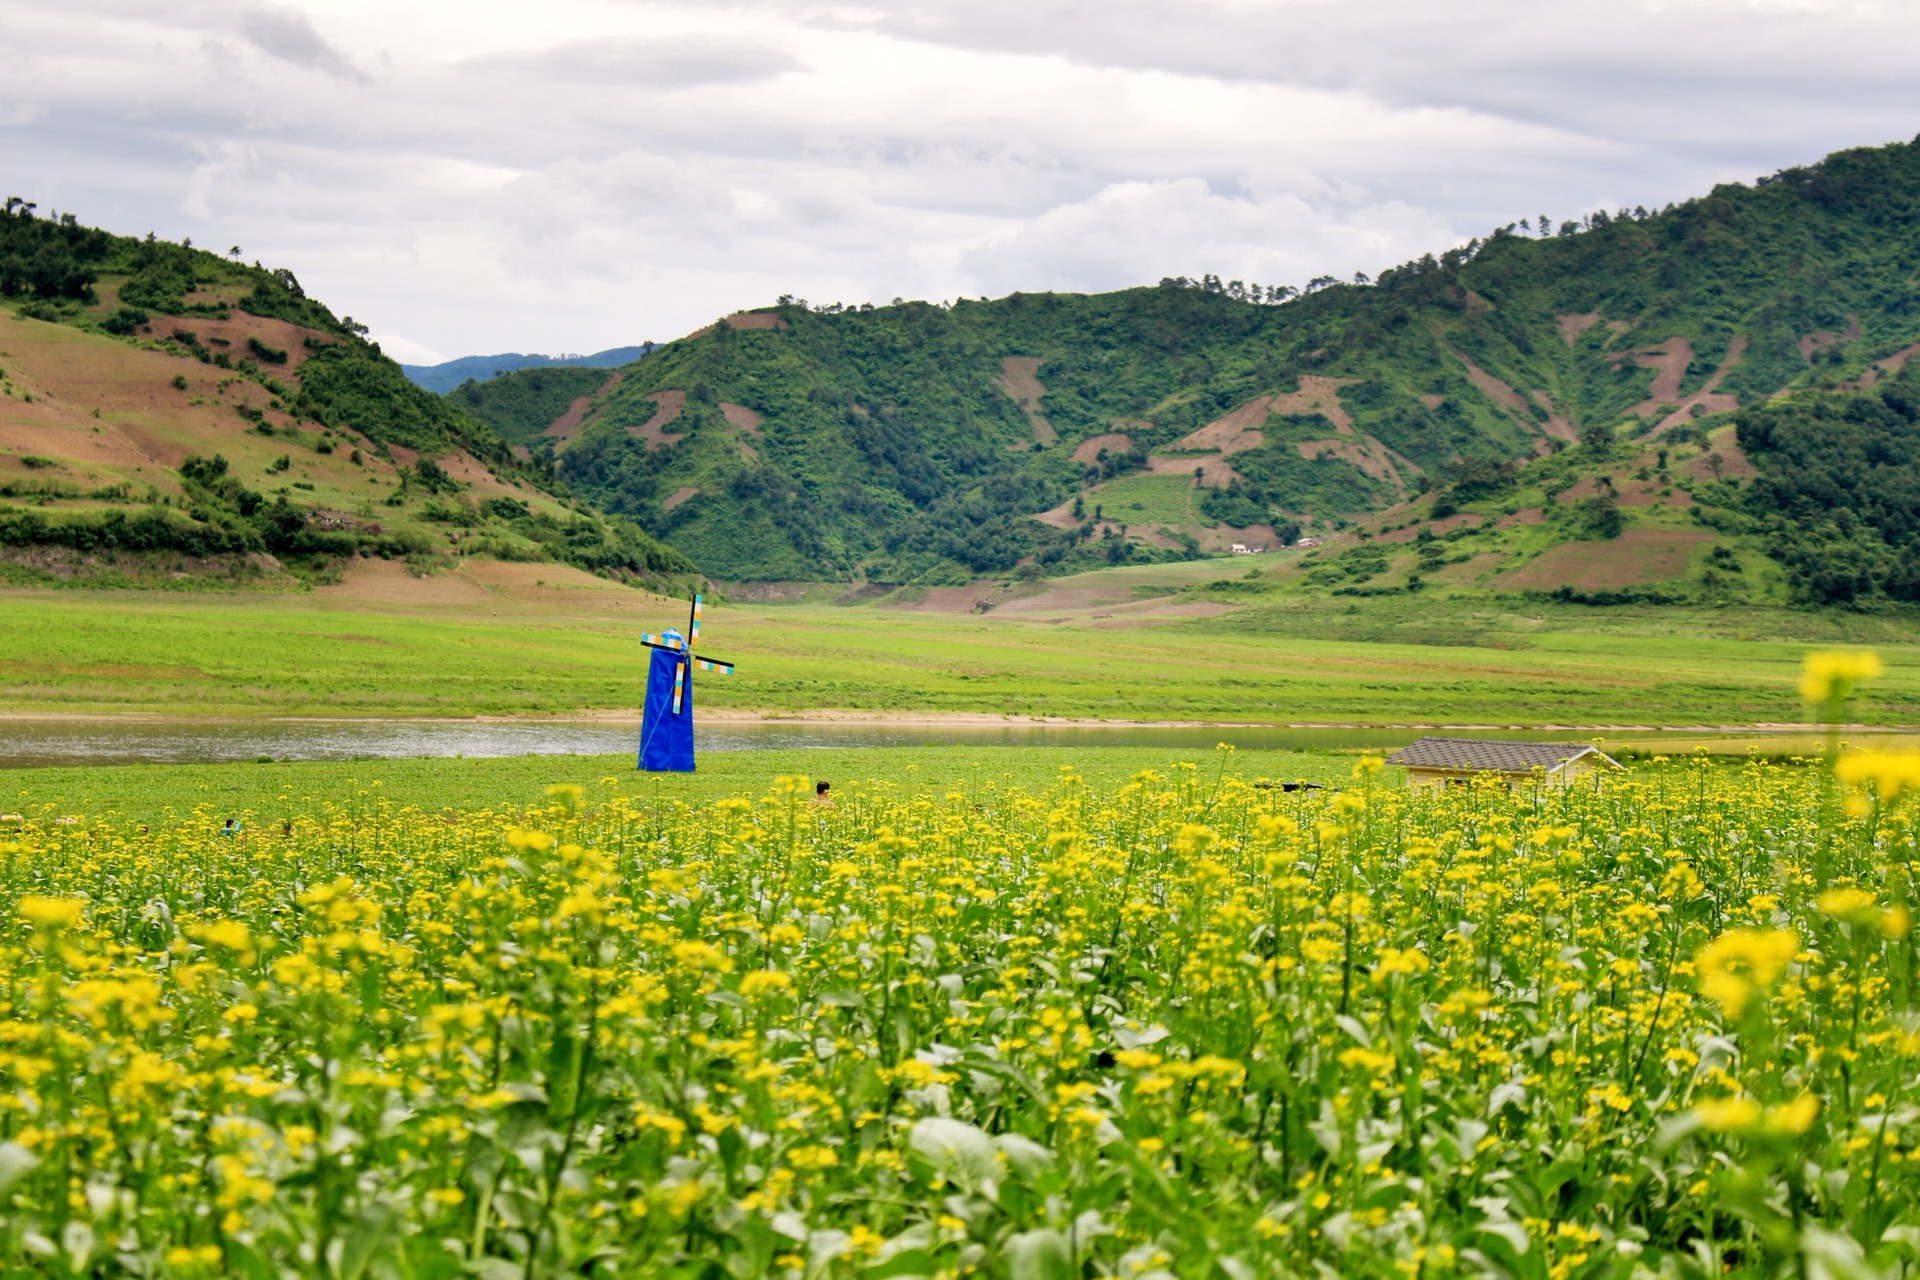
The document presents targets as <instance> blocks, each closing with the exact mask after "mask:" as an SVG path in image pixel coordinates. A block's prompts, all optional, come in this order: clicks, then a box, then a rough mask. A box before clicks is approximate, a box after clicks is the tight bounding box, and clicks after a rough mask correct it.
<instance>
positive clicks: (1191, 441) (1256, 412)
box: [1176, 396, 1273, 454]
mask: <svg viewBox="0 0 1920 1280" xmlns="http://www.w3.org/2000/svg"><path fill="white" fill-rule="evenodd" d="M1272 403H1273V397H1271V396H1255V397H1254V398H1253V399H1251V400H1249V401H1247V402H1246V403H1245V404H1243V405H1240V406H1239V407H1237V408H1234V409H1231V410H1229V411H1228V412H1226V413H1224V414H1221V415H1220V416H1219V417H1217V418H1215V419H1214V420H1213V421H1212V422H1209V423H1208V424H1207V425H1206V426H1204V427H1201V428H1200V429H1198V430H1197V431H1189V432H1188V433H1187V434H1186V435H1184V436H1182V437H1181V438H1180V442H1179V444H1178V445H1177V446H1176V447H1178V448H1181V449H1214V450H1218V451H1219V452H1220V453H1222V454H1228V453H1243V452H1245V451H1246V450H1248V449H1258V448H1259V447H1260V446H1261V445H1262V444H1265V443H1266V437H1265V436H1264V435H1263V434H1262V433H1261V430H1260V428H1261V427H1262V426H1263V425H1264V424H1265V423H1266V421H1267V414H1268V412H1269V406H1270V405H1271V404H1272Z"/></svg>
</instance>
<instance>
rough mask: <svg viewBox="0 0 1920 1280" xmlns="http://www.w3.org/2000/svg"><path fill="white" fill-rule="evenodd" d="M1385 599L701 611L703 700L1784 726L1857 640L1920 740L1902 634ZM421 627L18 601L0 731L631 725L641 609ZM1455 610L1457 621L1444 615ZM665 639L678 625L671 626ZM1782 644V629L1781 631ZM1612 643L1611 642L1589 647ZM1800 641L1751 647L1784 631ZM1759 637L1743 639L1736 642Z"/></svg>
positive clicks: (305, 614) (789, 705) (0, 621)
mask: <svg viewBox="0 0 1920 1280" xmlns="http://www.w3.org/2000/svg"><path fill="white" fill-rule="evenodd" d="M1430 595H1431V593H1423V596H1422V597H1421V598H1419V599H1410V598H1386V599H1382V600H1366V601H1356V602H1354V603H1353V604H1352V606H1351V609H1352V612H1344V611H1342V608H1341V606H1340V605H1339V603H1338V602H1336V603H1335V604H1334V605H1333V606H1328V605H1327V604H1326V603H1324V602H1321V603H1318V604H1313V603H1310V602H1303V601H1292V602H1288V603H1283V604H1281V605H1276V606H1273V607H1268V606H1266V605H1264V604H1261V603H1256V604H1255V605H1254V606H1252V607H1251V608H1250V609H1249V610H1247V611H1246V612H1245V613H1244V614H1233V615H1228V616H1227V617H1225V618H1220V619H1210V620H1197V621H1194V622H1191V623H1173V624H1161V625H1156V626H1151V627H1138V628H1128V629H1119V630H1113V629H1096V627H1091V626H1088V625H1085V624H1084V623H1076V622H1068V623H1058V624H1056V623H1047V622H1033V621H1023V620H1019V619H1017V618H996V617H993V616H991V615H989V616H984V617H974V616H950V615H925V614H907V613H902V612H895V611H888V610H871V609H848V608H833V607H816V606H806V607H792V608H779V607H763V608H718V609H714V610H713V611H712V612H711V614H710V617H709V622H708V628H707V633H706V639H707V641H708V643H709V644H710V645H711V646H712V650H713V652H716V653H718V654H721V655H723V656H725V657H727V658H729V659H732V660H734V661H736V662H738V663H739V672H738V674H736V675H735V676H733V677H732V678H719V677H706V678H704V679H703V680H702V682H701V686H700V690H701V692H700V697H701V700H702V704H703V705H706V706H709V707H721V708H750V709H758V710H766V711H773V712H799V711H807V710H812V709H818V708H837V709H847V710H854V711H861V712H885V713H900V714H909V713H913V714H935V713H960V712H974V713H989V714H1004V715H1008V716H1015V717H1021V716H1040V715H1053V716H1073V717H1096V718H1106V719H1116V720H1135V721H1139V720H1157V719H1173V720H1198V721H1205V722H1224V723H1285V724H1302V723H1341V724H1347V723H1351V724H1401V723H1416V724H1503V725H1506V724H1510V725H1527V724H1582V725H1585V724H1611V725H1621V724H1750V723H1762V722H1794V721H1799V720H1801V719H1802V718H1803V715H1804V713H1803V711H1802V709H1801V707H1800V705H1799V702H1798V699H1797V695H1796V694H1795V692H1794V682H1795V679H1796V677H1797V674H1798V668H1799V663H1800V659H1801V655H1802V654H1803V653H1804V652H1805V651H1806V649H1807V648H1808V647H1810V646H1811V645H1817V644H1830V643H1834V642H1837V641H1845V640H1848V639H1850V638H1866V639H1868V640H1870V641H1871V642H1873V643H1875V644H1876V645H1877V646H1878V647H1879V648H1880V650H1881V652H1882V653H1883V655H1884V656H1885V657H1886V659H1887V662H1888V666H1889V673H1888V676H1887V678H1886V679H1885V680H1883V681H1880V682H1878V683H1877V684H1876V685H1875V686H1874V688H1873V690H1872V691H1871V692H1872V695H1873V700H1872V701H1870V702H1869V703H1868V704H1867V705H1866V706H1865V707H1864V708H1863V710H1862V715H1863V718H1864V719H1866V720H1867V721H1868V722H1870V723H1879V724H1916V723H1920V646H1917V645H1916V644H1915V643H1914V640H1913V633H1912V630H1911V628H1909V627H1906V626H1903V625H1900V624H1896V623H1891V622H1874V621H1873V620H1870V619H1869V620H1865V621H1862V622H1860V623H1859V624H1858V625H1857V626H1853V627H1851V628H1850V627H1849V625H1848V624H1847V620H1846V619H1845V618H1844V617H1840V616H1837V615H1826V616H1811V617H1809V616H1804V615H1793V614H1781V613H1767V612H1763V611H1748V612H1745V613H1733V612H1728V613H1726V614H1716V613H1714V612H1713V611H1700V612H1688V611H1682V610H1665V611H1662V610H1641V611H1638V612H1634V611H1616V610H1592V609H1580V608H1578V607H1562V608H1559V609H1553V608H1547V607H1541V608H1539V609H1534V608H1532V607H1529V608H1528V609H1526V610H1525V611H1524V612H1522V613H1518V614H1515V613H1513V612H1512V611H1511V609H1510V607H1503V606H1500V605H1498V604H1486V603H1484V602H1483V603H1479V604H1473V603H1470V602H1469V603H1464V604H1455V605H1447V604H1446V602H1444V601H1439V600H1430V599H1428V598H1427V597H1428V596H1430ZM595 608H596V606H593V605H591V604H590V603H589V604H582V605H581V606H579V611H578V612H572V613H567V612H543V611H541V610H539V609H532V608H515V607H511V606H510V605H507V604H503V605H502V606H501V608H500V610H499V611H498V613H495V612H493V611H491V610H489V609H487V608H485V607H481V608H477V609H476V608H465V607H459V608H456V607H451V606H447V607H439V608H427V609H421V610H418V611H407V610H404V609H400V608H387V609H381V608H376V607H372V606H366V605H360V606H356V607H351V608H348V607H342V606H340V605H339V604H337V603H334V602H332V601H329V600H326V599H322V598H320V597H319V596H316V595H305V596H253V597H246V596H194V595H179V596H175V595H171V594H169V595H166V596H151V595H143V594H141V593H138V592H102V593H97V594H84V595H83V594H79V593H61V592H47V593H34V592H20V593H11V594H9V595H7V596H6V597H5V607H3V608H0V713H6V714H12V715H15V716H31V715H49V714H56V715H57V714H134V713H138V714H148V715H160V716H177V717H199V716H213V717H242V718H245V717H259V716H270V715H284V716H306V715H321V716H328V715H340V716H362V715H367V716H382V715H384V716H394V715H401V716H416V715H423V716H467V715H473V714H476V713H516V714H564V713H568V712H575V711H585V710H594V709H617V708H625V709H633V708H636V707H637V706H638V702H639V680H640V675H641V670H642V667H641V662H640V651H639V648H638V646H637V645H636V643H635V641H634V636H635V633H637V632H638V631H639V630H640V629H641V627H642V625H657V623H658V622H659V621H663V620H662V619H650V620H649V619H644V618H643V616H642V614H640V613H626V614H611V613H609V612H605V611H600V612H595V611H593V610H594V609H595ZM1450 609H1451V610H1452V612H1451V613H1450V612H1449V610H1450ZM664 621H671V619H664ZM1795 625H1799V626H1800V627H1802V630H1801V631H1799V632H1797V633H1796V632H1794V631H1783V628H1788V627H1792V626H1795ZM1601 626H1605V627H1608V628H1610V629H1609V630H1596V629H1594V628H1598V627H1601ZM1784 636H1791V637H1793V638H1765V637H1784ZM1743 637H1752V638H1743Z"/></svg>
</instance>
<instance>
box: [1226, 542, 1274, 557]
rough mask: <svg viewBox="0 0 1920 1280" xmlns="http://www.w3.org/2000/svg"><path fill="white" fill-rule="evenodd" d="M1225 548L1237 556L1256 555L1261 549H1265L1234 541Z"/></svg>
mask: <svg viewBox="0 0 1920 1280" xmlns="http://www.w3.org/2000/svg"><path fill="white" fill-rule="evenodd" d="M1227 550H1229V551H1231V552H1233V554H1235V555H1237V556H1257V555H1259V554H1260V553H1261V552H1262V551H1265V550H1266V548H1265V547H1250V546H1248V545H1247V544H1246V543H1244V542H1236V543H1234V544H1233V545H1232V546H1231V547H1228V548H1227Z"/></svg>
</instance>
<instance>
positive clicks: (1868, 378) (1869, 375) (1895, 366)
mask: <svg viewBox="0 0 1920 1280" xmlns="http://www.w3.org/2000/svg"><path fill="white" fill-rule="evenodd" d="M1915 356H1920V342H1916V343H1914V344H1913V345H1912V346H1910V347H1902V348H1901V349H1900V350H1898V351H1896V352H1894V353H1893V354H1892V355H1890V356H1888V357H1887V358H1886V359H1884V360H1875V361H1874V362H1873V366H1872V367H1871V368H1869V369H1868V370H1866V372H1864V373H1862V374H1861V375H1860V376H1859V377H1858V378H1855V379H1854V381H1853V385H1854V386H1856V387H1860V388H1862V389H1864V388H1867V387H1871V386H1872V385H1873V384H1874V383H1876V382H1878V381H1880V379H1882V378H1891V377H1892V376H1893V375H1894V374H1896V373H1898V372H1900V371H1901V370H1902V369H1904V368H1906V367H1907V361H1909V360H1911V359H1913V358H1914V357H1915Z"/></svg>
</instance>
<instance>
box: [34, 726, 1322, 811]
mask: <svg viewBox="0 0 1920 1280" xmlns="http://www.w3.org/2000/svg"><path fill="white" fill-rule="evenodd" d="M1183 761H1184V762H1186V763H1190V764H1196V765H1198V766H1201V767H1203V768H1204V770H1205V771H1206V773H1207V776H1209V777H1228V778H1237V779H1239V780H1241V781H1242V782H1245V783H1254V782H1258V781H1280V782H1293V781H1299V780H1305V781H1308V782H1319V783H1323V784H1332V783H1335V782H1338V781H1339V780H1341V779H1343V778H1345V777H1346V776H1347V774H1348V772H1349V771H1350V770H1351V768H1352V765H1353V759H1352V757H1351V756H1344V755H1335V754H1331V753H1320V752H1290V751H1236V752H1220V753H1195V752H1191V751H1187V752H1179V751H1168V750H1164V749H1159V748H1146V747H1071V748H1069V747H1000V746H986V747H875V748H796V749H793V750H787V751H704V752H701V753H700V757H699V769H698V771H697V772H695V773H691V774H643V773H637V772H635V770H634V758H633V756H632V755H617V756H511V757H505V758H499V759H475V760H355V761H350V762H344V761H341V762H336V761H294V762H283V763H277V764H265V763H262V764H213V765H167V764H156V765H118V766H115V767H112V768H96V767H92V766H76V767H73V768H48V769H0V811H4V812H8V813H20V814H22V815H35V816H36V820H39V821H52V820H54V819H56V818H59V817H70V816H78V815H86V816H87V817H89V818H90V819H96V820H100V821H104V822H109V823H113V824H136V825H137V824H141V823H145V824H148V825H153V824H159V823H166V822H169V821H171V820H174V819H185V818H186V817H187V816H188V815H190V814H192V813H194V812H195V811H196V810H204V812H205V814H206V815H207V820H208V821H209V822H211V823H212V824H213V825H218V824H219V823H220V822H222V821H224V820H225V819H227V818H229V817H234V818H239V819H242V820H244V821H246V822H247V823H248V824H249V826H250V827H257V826H272V825H273V824H275V823H278V822H281V821H283V820H285V819H286V818H288V817H289V816H292V815H296V814H314V813H318V812H321V811H322V810H324V809H326V808H328V807H335V808H340V809H343V810H347V811H352V812H361V811H371V810H373V809H376V808H378V807H379V806H381V805H387V806H391V807H393V808H396V809H404V808H412V809H418V810H421V811H423V812H430V813H439V812H443V811H454V812H475V811H480V810H496V811H501V812H513V813H519V812H524V811H527V810H533V809H539V808H541V807H543V806H544V805H545V803H546V788H547V787H549V786H554V785H566V784H585V783H591V784H593V785H594V788H595V790H594V794H595V795H598V796H602V797H604V798H614V797H618V798H620V799H622V800H625V801H630V802H633V803H641V804H678V803H684V804H691V805H704V804H709V803H711V802H713V801H716V800H720V799H724V798H726V797H728V796H737V795H757V794H759V793H761V792H763V791H765V790H766V789H767V788H768V787H769V786H771V785H772V783H773V780H774V779H775V778H779V777H787V776H793V777H803V778H806V779H808V792H809V794H811V791H812V782H813V780H817V779H825V780H826V781H828V782H830V783H831V784H832V794H833V796H834V798H835V800H836V801H839V800H842V799H846V798H849V797H851V798H855V799H858V798H863V797H867V796H871V795H875V794H883V793H884V794H888V795H903V796H930V797H940V796H944V795H945V794H946V793H948V792H950V791H955V790H959V791H962V792H970V791H975V790H979V789H981V788H984V787H1001V788H1005V787H1017V788H1020V789H1022V790H1025V791H1029V792H1035V793H1038V792H1041V791H1045V790H1046V789H1047V788H1048V787H1051V786H1053V785H1054V784H1055V783H1056V782H1058V780H1059V778H1060V774H1061V771H1062V770H1063V769H1070V770H1071V771H1072V772H1074V773H1075V774H1076V775H1078V776H1079V777H1081V778H1083V779H1085V780H1087V782H1088V783H1089V784H1090V785H1098V786H1118V785H1120V784H1121V783H1123V782H1125V781H1126V780H1127V779H1128V778H1130V777H1132V776H1133V775H1134V774H1136V773H1138V772H1139V771H1140V770H1142V769H1160V770H1167V769H1170V768H1173V767H1175V766H1176V765H1178V764H1180V763H1181V762H1183Z"/></svg>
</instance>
